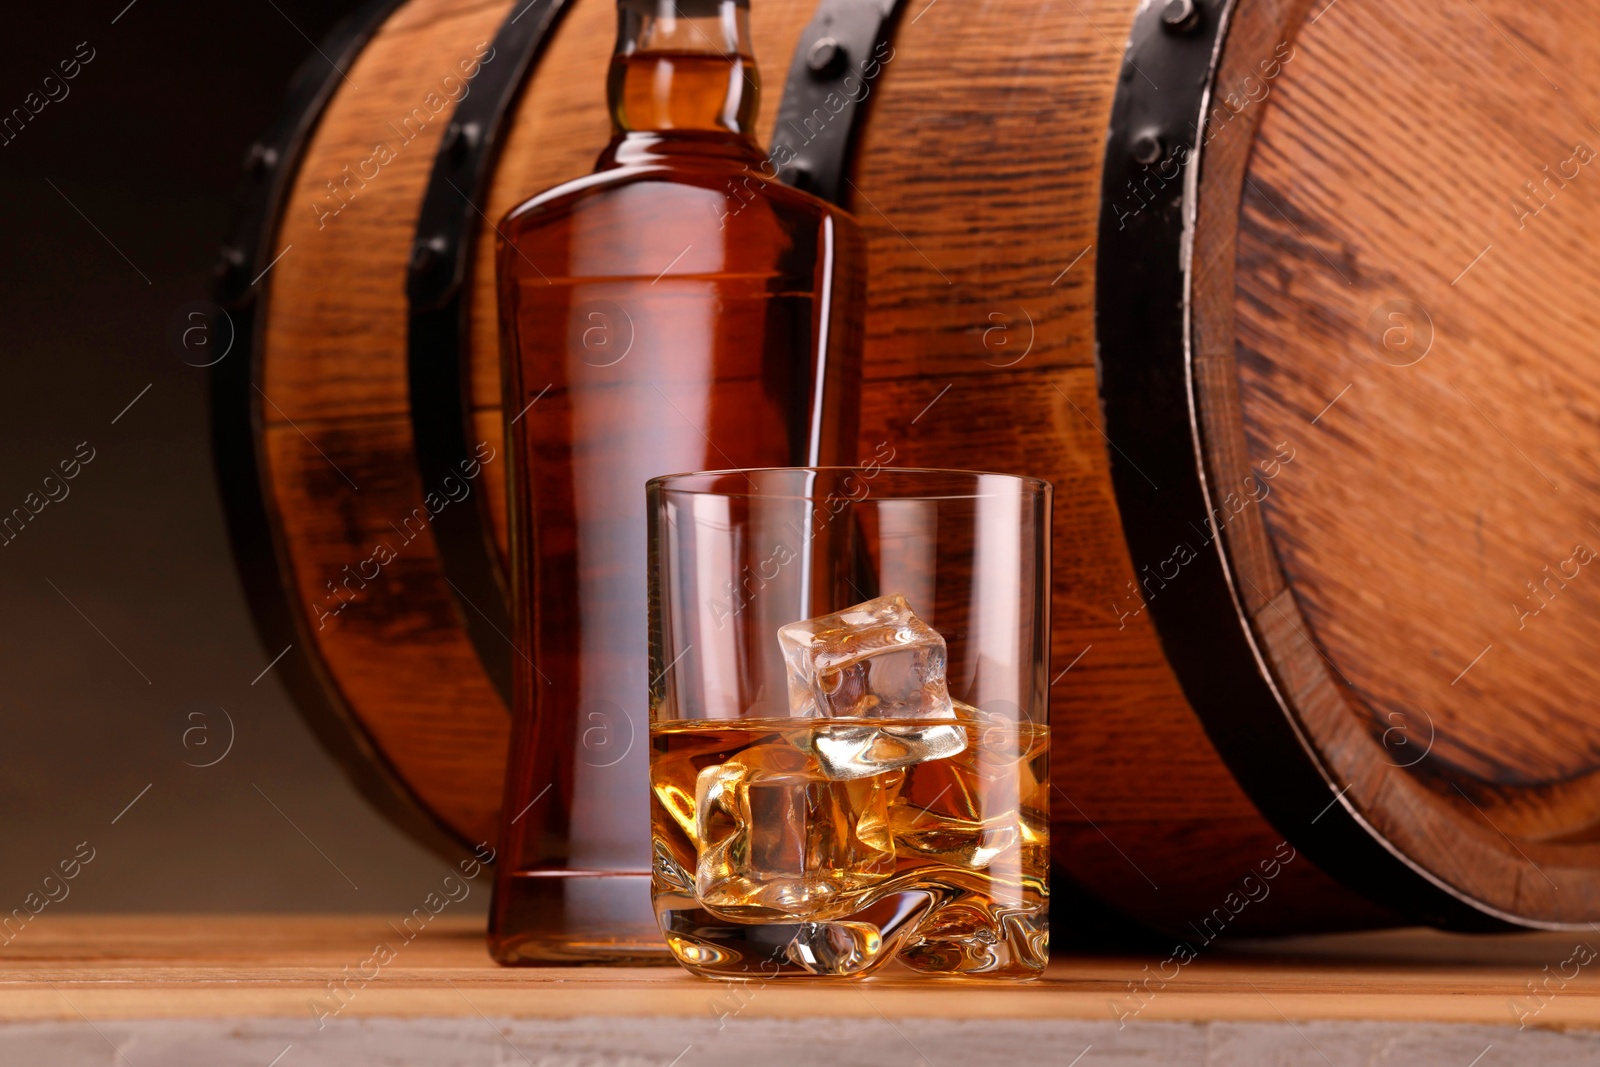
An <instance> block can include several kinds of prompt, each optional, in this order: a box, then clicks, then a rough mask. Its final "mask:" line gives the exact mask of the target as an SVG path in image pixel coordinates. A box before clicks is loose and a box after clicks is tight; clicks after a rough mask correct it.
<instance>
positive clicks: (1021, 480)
mask: <svg viewBox="0 0 1600 1067" xmlns="http://www.w3.org/2000/svg"><path fill="white" fill-rule="evenodd" d="M838 472H845V473H846V476H848V475H849V474H855V473H860V474H862V475H863V477H864V478H865V479H866V480H868V481H872V480H875V479H877V478H878V477H880V476H882V475H884V474H889V475H896V476H898V475H912V476H914V477H917V478H923V477H928V478H931V477H934V476H940V477H947V478H955V479H965V480H967V481H968V482H971V483H974V486H973V491H972V492H965V493H963V492H936V491H930V492H926V493H895V494H893V497H892V498H893V499H895V500H980V499H984V498H986V497H993V496H995V494H994V493H983V492H978V491H977V487H976V484H975V483H976V482H977V481H978V480H979V479H980V478H1001V479H1004V480H1006V481H1009V482H1013V483H1015V484H1016V485H1017V487H1018V489H1019V490H1020V491H1021V492H1022V493H1025V494H1027V495H1029V496H1033V497H1038V496H1042V495H1043V494H1045V493H1047V492H1054V490H1055V486H1053V485H1052V484H1051V483H1050V482H1048V481H1045V480H1044V479H1043V478H1035V477H1033V476H1032V475H1029V474H1005V473H1002V472H1000V471H980V470H959V469H956V468H951V467H890V466H885V465H882V464H879V465H877V466H872V467H869V466H866V465H860V464H857V465H853V466H850V465H839V464H835V465H829V466H816V467H749V468H743V467H731V468H727V469H724V470H709V471H681V472H679V473H677V474H660V475H657V476H656V477H654V478H651V479H649V480H648V481H646V482H645V490H646V492H653V491H661V492H666V493H684V494H688V495H693V496H716V497H727V498H731V499H758V498H766V499H772V500H783V499H791V500H805V499H808V497H807V496H805V495H804V494H797V493H779V492H762V491H760V490H753V491H747V492H730V491H726V490H720V489H711V488H693V487H692V486H691V485H690V484H689V483H690V482H691V480H692V479H702V478H703V479H707V480H710V479H716V478H738V477H744V478H747V479H748V478H749V477H750V476H751V475H757V474H824V473H838ZM864 499H865V498H864Z"/></svg>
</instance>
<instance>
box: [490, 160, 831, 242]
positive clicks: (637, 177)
mask: <svg viewBox="0 0 1600 1067" xmlns="http://www.w3.org/2000/svg"><path fill="white" fill-rule="evenodd" d="M762 162H764V161H762ZM770 174H771V168H770V165H767V166H766V167H761V166H757V167H754V168H752V167H747V166H729V165H714V166H703V165H699V166H696V165H688V166H686V165H679V164H677V163H676V162H675V161H671V160H667V161H662V162H650V163H634V164H627V165H621V166H615V167H611V168H609V169H606V170H601V171H596V172H595V173H593V174H586V175H583V176H582V177H580V178H574V179H572V180H570V181H566V182H563V183H561V184H560V185H557V186H553V187H552V188H550V189H547V190H545V191H544V192H542V193H539V194H538V195H536V196H532V197H529V198H528V199H527V200H524V201H522V202H521V203H520V204H518V205H516V206H515V207H513V208H512V209H511V210H510V211H508V212H507V213H506V214H505V216H504V217H503V219H502V220H501V223H500V230H501V232H502V234H503V235H505V236H507V237H511V236H513V235H514V234H516V233H518V232H526V231H528V230H530V229H537V228H541V227H543V226H545V225H548V224H550V223H552V222H556V221H559V220H562V219H566V218H569V217H571V216H572V215H573V214H574V213H576V212H578V211H580V210H584V211H589V212H596V213H605V212H606V211H607V209H608V207H610V208H614V209H621V210H629V211H631V210H634V209H635V208H636V205H637V204H638V203H639V202H640V201H641V200H643V199H645V198H648V200H649V202H650V204H651V205H652V207H654V208H655V210H656V211H660V212H667V211H670V210H671V208H672V206H673V204H674V202H677V203H679V204H681V205H682V206H683V207H685V208H686V209H689V210H692V211H694V212H696V213H697V214H701V213H703V214H704V215H705V217H706V218H707V219H710V220H712V221H713V224H714V225H716V227H717V228H722V226H725V225H727V224H729V223H732V222H735V221H736V220H738V219H740V218H741V217H743V216H746V215H747V212H748V209H749V208H751V207H754V206H757V205H760V207H761V208H762V210H757V211H755V212H753V213H750V214H754V215H759V216H767V217H771V216H778V217H779V218H781V219H782V220H783V221H785V222H787V223H790V224H799V223H802V222H803V221H804V220H805V219H808V218H814V219H816V220H817V222H818V223H819V224H820V223H821V220H822V219H823V218H825V217H831V218H833V219H834V223H835V226H836V228H837V230H838V231H840V233H841V234H842V236H843V237H844V238H845V239H848V240H854V239H858V238H859V226H858V224H857V223H856V220H855V218H854V217H853V216H851V215H850V213H849V212H847V211H845V210H844V209H842V208H840V207H838V206H837V205H834V204H831V203H829V202H828V201H826V200H823V199H821V198H819V197H817V196H814V195H812V194H811V193H807V192H803V191H802V190H799V189H796V188H794V187H793V186H790V185H786V184H784V183H783V182H781V181H778V180H777V179H776V178H775V177H772V176H770ZM719 202H720V204H721V207H720V208H719V206H718V205H719Z"/></svg>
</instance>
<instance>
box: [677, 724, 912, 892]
mask: <svg viewBox="0 0 1600 1067" xmlns="http://www.w3.org/2000/svg"><path fill="white" fill-rule="evenodd" d="M902 779H903V776H902V775H897V774H887V775H880V776H877V777H874V778H864V779H859V780H853V781H837V780H832V779H829V778H827V777H825V776H824V775H823V774H822V773H821V768H820V767H819V766H818V764H817V761H816V760H815V759H813V758H812V757H811V756H810V755H809V754H808V753H807V752H806V751H805V750H804V749H802V748H800V747H798V746H795V745H792V744H787V743H772V744H766V745H756V746H754V747H751V748H748V749H746V750H745V751H743V752H741V753H739V754H738V755H737V756H735V757H734V758H733V759H730V760H729V761H728V762H726V763H720V764H716V765H713V766H710V767H707V768H705V769H704V770H702V771H701V772H700V774H699V776H698V778H697V779H696V782H695V837H696V840H697V842H698V860H697V863H696V866H695V895H696V896H697V897H698V898H699V900H700V903H701V906H702V907H704V908H706V910H708V911H711V912H713V913H714V914H718V915H720V916H721V917H723V918H729V919H741V918H742V919H748V920H770V919H772V918H775V917H782V916H804V917H806V918H808V919H819V918H827V917H830V916H833V915H835V913H837V914H839V915H842V914H846V913H848V912H849V910H850V903H849V901H850V899H851V896H852V894H857V893H859V892H860V891H862V890H864V889H866V888H868V887H869V886H872V885H875V884H877V883H878V882H881V881H883V880H884V879H886V878H888V877H889V876H890V875H891V874H893V873H894V841H893V838H892V837H891V836H890V833H889V804H890V801H891V799H892V794H893V793H894V791H895V790H897V789H898V787H899V784H900V781H901V780H902Z"/></svg>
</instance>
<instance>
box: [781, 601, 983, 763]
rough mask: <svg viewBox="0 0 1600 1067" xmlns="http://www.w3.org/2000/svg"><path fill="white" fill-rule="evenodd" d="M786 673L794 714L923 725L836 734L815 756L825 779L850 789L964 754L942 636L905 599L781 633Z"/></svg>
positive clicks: (828, 735) (832, 731)
mask: <svg viewBox="0 0 1600 1067" xmlns="http://www.w3.org/2000/svg"><path fill="white" fill-rule="evenodd" d="M778 643H779V645H780V646H782V648H783V657H784V660H785V662H786V663H787V664H788V666H789V707H790V712H791V714H793V715H795V716H798V717H821V718H829V719H848V718H862V719H920V720H924V722H923V723H922V724H919V725H915V726H911V725H907V726H881V725H870V726H869V725H863V726H832V727H827V728H825V729H823V730H819V731H818V732H817V733H816V735H815V736H814V737H813V739H812V748H813V751H814V753H815V755H816V757H817V761H818V764H819V765H820V766H821V768H822V773H823V774H824V775H826V776H827V777H828V778H830V779H833V780H835V781H852V780H855V779H859V778H866V777H870V776H872V775H875V774H882V773H884V772H885V771H891V770H898V769H900V768H903V767H910V766H912V765H913V764H917V763H923V762H925V761H927V760H935V759H947V758H949V757H950V756H954V755H956V754H957V753H959V752H962V751H964V750H965V749H966V747H967V733H966V731H965V730H964V729H963V728H961V727H960V726H955V725H950V726H945V725H940V724H938V723H934V724H931V725H929V724H927V723H926V720H929V719H955V718H957V717H958V716H957V713H956V710H955V706H954V704H953V702H952V701H951V699H950V691H949V688H948V686H947V685H946V683H945V676H944V665H945V644H944V638H943V637H941V636H940V635H939V632H938V631H937V630H935V629H934V628H933V627H931V626H929V625H928V624H927V623H925V622H923V621H922V620H921V619H919V618H917V616H916V614H915V613H914V612H913V611H912V610H911V605H910V604H908V603H907V602H906V598H905V597H903V596H901V595H899V594H898V593H896V594H893V595H891V596H883V597H878V598H877V599H876V600H868V601H866V602H865V603H862V604H856V605H855V606H853V607H848V608H845V609H844V610H843V611H839V612H835V613H834V614H832V615H824V616H822V617H821V618H817V619H806V620H803V621H801V622H792V623H789V624H788V625H787V626H783V627H780V628H779V630H778Z"/></svg>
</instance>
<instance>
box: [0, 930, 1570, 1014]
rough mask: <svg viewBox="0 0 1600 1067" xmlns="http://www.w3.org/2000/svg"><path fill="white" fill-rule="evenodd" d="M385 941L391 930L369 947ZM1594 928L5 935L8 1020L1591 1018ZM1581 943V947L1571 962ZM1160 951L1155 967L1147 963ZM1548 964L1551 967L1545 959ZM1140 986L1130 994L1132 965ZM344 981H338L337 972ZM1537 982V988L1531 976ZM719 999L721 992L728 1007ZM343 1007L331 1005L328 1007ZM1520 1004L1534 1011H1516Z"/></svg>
mask: <svg viewBox="0 0 1600 1067" xmlns="http://www.w3.org/2000/svg"><path fill="white" fill-rule="evenodd" d="M380 943H382V944H385V945H387V946H389V947H390V948H392V949H393V950H394V958H393V959H392V960H390V961H389V962H388V963H387V964H377V963H374V962H373V959H374V949H375V947H376V946H378V945H379V944H380ZM1590 944H1596V945H1600V935H1590V934H1587V933H1584V934H1572V933H1559V934H1545V933H1539V934H1518V935H1511V936H1500V937H1479V938H1469V937H1461V936H1452V935H1446V934H1440V933H1435V932H1431V931H1423V930H1404V931H1396V932H1387V933H1379V934H1361V935H1345V936H1341V937H1320V938H1300V939H1295V940H1292V941H1283V942H1275V943H1271V944H1257V945H1249V946H1237V947H1228V948H1224V947H1222V946H1220V945H1213V946H1210V947H1207V948H1204V949H1202V950H1201V952H1200V955H1199V956H1198V958H1196V959H1194V960H1193V961H1192V962H1190V963H1188V964H1187V965H1185V966H1183V967H1182V968H1176V967H1175V966H1173V965H1168V966H1167V967H1166V968H1165V972H1166V974H1168V975H1173V973H1174V971H1175V970H1176V971H1177V973H1176V975H1175V976H1174V977H1171V978H1170V979H1169V980H1167V981H1166V983H1165V984H1164V985H1163V984H1161V978H1160V977H1159V975H1160V973H1161V970H1162V957H1160V956H1140V957H1135V956H1131V955H1122V956H1106V955H1095V956H1088V955H1070V954H1065V953H1061V952H1057V954H1056V956H1057V958H1056V960H1055V961H1054V962H1053V963H1052V965H1051V968H1050V971H1049V974H1048V975H1047V976H1046V977H1045V978H1044V979H1043V980H1041V981H1038V982H1031V983H1022V984H1001V983H986V982H981V981H939V982H930V981H915V980H894V979H885V980H873V981H869V982H863V983H851V984H828V983H810V982H802V983H792V982H791V983H783V982H769V983H764V984H733V983H714V982H707V981H704V980H701V979H697V978H693V977H691V976H690V975H688V974H686V973H684V972H682V971H680V970H678V969H677V968H676V967H631V968H559V969H558V968H504V967H498V966H496V965H495V964H494V963H493V962H492V961H491V960H490V959H489V957H488V955H487V953H486V952H485V950H484V946H483V931H482V925H481V922H479V921H477V920H474V919H471V918H466V917H449V916H440V917H439V918H438V919H436V920H435V921H434V922H433V924H432V925H431V926H430V927H429V928H428V929H427V930H426V931H425V932H424V933H423V934H421V935H420V936H418V937H417V938H416V939H415V940H414V941H411V942H409V943H405V942H404V941H403V939H402V938H401V937H400V936H399V935H398V934H397V933H396V929H395V927H392V926H391V925H389V921H388V920H387V919H386V918H385V917H381V916H370V917H368V916H358V917H342V916H326V917H307V916H269V915H259V916H249V915H231V916H202V917H177V916H115V917H113V916H84V917H74V916H63V915H56V916H41V918H40V920H38V921H36V922H34V923H32V924H30V925H29V926H27V927H25V928H24V929H23V930H22V931H21V932H20V933H18V934H16V935H15V936H14V937H13V939H12V940H11V941H10V943H8V944H4V945H0V1022H18V1021H28V1020H41V1021H42V1020H80V1021H81V1020H83V1019H139V1018H149V1019H176V1018H220V1017H236V1016H242V1017H261V1016H298V1017H300V1018H309V1017H310V1016H311V1015H312V1014H313V1013H314V1012H315V1008H314V1005H315V1004H318V1003H321V1004H323V1005H326V1006H327V1008H328V1011H329V1013H330V1014H337V1015H338V1016H340V1017H341V1018H349V1017H372V1016H399V1017H413V1018H421V1017H435V1016H438V1017H455V1016H470V1015H482V1016H485V1017H489V1016H504V1017H513V1018H516V1017H526V1018H542V1019H553V1018H571V1017H577V1016H617V1017H621V1016H661V1015H692V1016H702V1017H704V1016H706V1015H707V1014H708V1012H709V1013H710V1014H712V1015H715V1014H716V1013H717V1012H718V1011H726V1012H728V1013H730V1014H735V1015H738V1016H739V1017H741V1018H761V1017H766V1018H798V1017H816V1016H830V1017H869V1016H877V1015H882V1016H884V1017H885V1018H888V1017H891V1016H892V1017H902V1018H916V1017H927V1016H940V1017H946V1018H950V1017H956V1018H967V1019H1004V1018H1017V1019H1069V1020H1070V1019H1086V1020H1098V1021H1109V1020H1115V1019H1117V1018H1118V1016H1119V1012H1120V1013H1123V1014H1124V1015H1125V1016H1126V1018H1127V1019H1129V1020H1138V1021H1141V1022H1142V1021H1156V1020H1167V1021H1171V1020H1185V1021H1199V1020H1213V1021H1214V1020H1235V1021H1269V1022H1283V1021H1287V1020H1313V1021H1315V1020H1376V1021H1407V1022H1445V1023H1481V1024H1488V1025H1494V1026H1502V1027H1503V1026H1507V1025H1511V1026H1515V1025H1517V1024H1518V1022H1519V1019H1522V1018H1525V1019H1526V1021H1527V1023H1528V1025H1529V1026H1537V1027H1540V1028H1553V1029H1589V1028H1597V1027H1600V981H1597V980H1596V977H1595V973H1594V972H1596V971H1600V966H1597V965H1596V964H1597V963H1600V960H1597V959H1596V955H1595V953H1594V951H1593V950H1588V951H1583V950H1582V949H1583V948H1586V947H1587V946H1588V945H1590ZM1575 949H1578V950H1579V951H1578V952H1577V954H1576V959H1578V960H1587V962H1586V963H1575V962H1569V961H1573V960H1574V958H1575V953H1574V950H1575ZM1147 967H1148V968H1149V970H1148V971H1146V968H1147ZM1547 968H1548V969H1547ZM1148 975H1155V976H1156V977H1153V978H1151V980H1150V982H1149V984H1148V986H1143V987H1141V988H1144V989H1147V990H1148V991H1147V992H1145V993H1144V994H1143V996H1142V997H1136V996H1135V995H1134V994H1133V993H1132V992H1131V991H1130V988H1129V983H1130V982H1143V980H1144V979H1145V978H1146V977H1147V976H1148ZM332 981H340V982H342V983H344V988H345V989H346V990H347V992H346V993H345V994H344V995H342V996H340V997H335V996H334V995H333V993H332V992H331V991H330V986H329V983H330V982H332ZM1530 983H1532V988H1534V989H1538V990H1540V992H1541V996H1539V997H1537V998H1536V997H1534V996H1533V995H1532V992H1531V991H1530ZM719 1006H720V1007H719ZM335 1008H337V1009H338V1010H337V1011H336V1012H335V1011H334V1009H335ZM1519 1012H1521V1013H1524V1014H1522V1015H1519Z"/></svg>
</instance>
